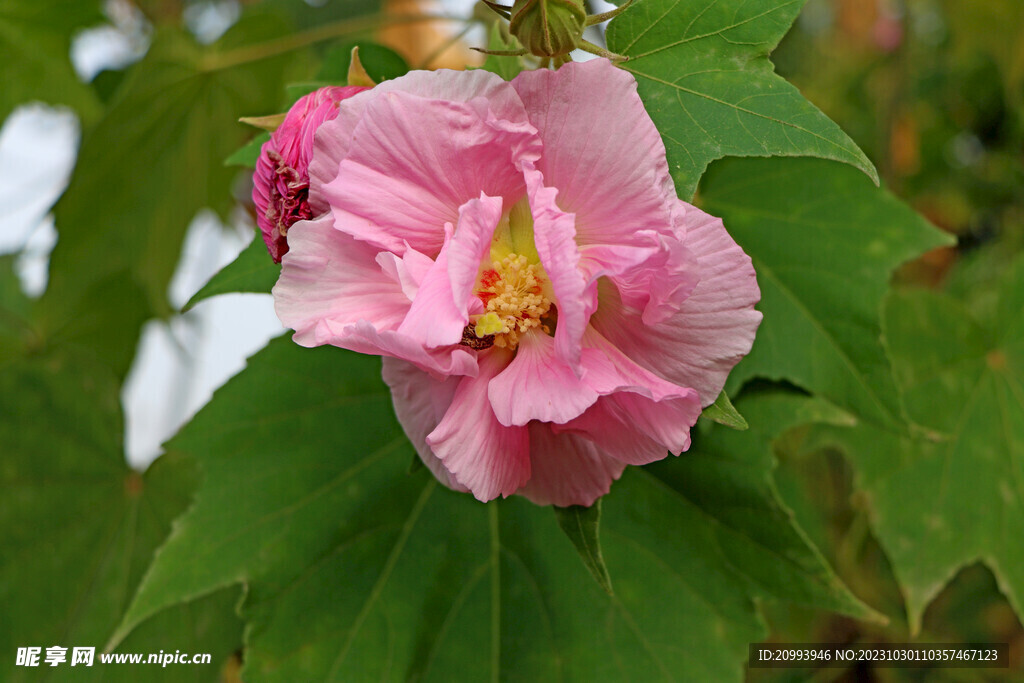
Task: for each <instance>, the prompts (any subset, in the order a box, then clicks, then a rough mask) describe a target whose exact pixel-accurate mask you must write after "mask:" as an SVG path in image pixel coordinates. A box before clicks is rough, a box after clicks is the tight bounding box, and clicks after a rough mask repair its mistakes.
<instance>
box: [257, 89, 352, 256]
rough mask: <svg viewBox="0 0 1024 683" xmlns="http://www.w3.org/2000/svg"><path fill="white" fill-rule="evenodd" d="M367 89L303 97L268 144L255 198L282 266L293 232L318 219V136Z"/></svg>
mask: <svg viewBox="0 0 1024 683" xmlns="http://www.w3.org/2000/svg"><path fill="white" fill-rule="evenodd" d="M364 90H368V88H364V87H360V86H337V87H336V86H329V87H326V88H320V89H319V90H317V91H315V92H311V93H310V94H308V95H305V96H304V97H301V98H299V100H298V101H297V102H296V103H295V104H293V105H292V108H291V109H289V110H288V114H287V115H286V116H285V117H284V121H282V122H281V125H280V126H278V128H277V130H275V131H274V133H273V134H272V135H271V136H270V139H269V140H268V141H267V142H265V143H264V144H263V148H262V149H261V150H260V158H259V159H258V160H257V161H256V172H255V173H254V174H253V189H252V200H253V202H255V203H256V222H257V224H258V225H259V227H260V232H262V233H263V241H264V242H266V243H267V249H268V250H269V251H270V255H271V256H272V257H273V259H274V261H275V262H276V263H280V262H281V257H282V256H284V255H285V254H286V253H288V228H290V227H291V226H292V224H293V223H295V222H296V221H299V220H302V219H305V218H312V217H313V212H312V211H311V210H310V208H309V162H310V159H312V157H313V134H314V133H316V129H317V128H319V127H320V124H322V123H323V122H324V121H330V120H331V119H333V118H335V117H336V116H337V115H338V103H339V102H341V101H342V100H345V99H348V98H349V97H352V96H353V95H355V94H357V93H360V92H362V91H364Z"/></svg>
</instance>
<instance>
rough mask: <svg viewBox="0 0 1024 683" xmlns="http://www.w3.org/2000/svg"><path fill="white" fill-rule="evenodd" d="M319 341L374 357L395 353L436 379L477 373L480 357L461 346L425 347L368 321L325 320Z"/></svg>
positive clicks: (317, 332)
mask: <svg viewBox="0 0 1024 683" xmlns="http://www.w3.org/2000/svg"><path fill="white" fill-rule="evenodd" d="M316 335H317V340H318V341H317V343H318V344H331V345H333V346H338V347H340V348H343V349H348V350H350V351H355V352H356V353H366V354H369V355H372V356H391V357H393V358H400V359H402V360H405V361H408V362H410V363H413V364H414V365H416V366H417V367H418V368H420V369H421V370H423V371H425V372H428V373H430V375H431V376H432V377H434V378H436V379H439V380H440V379H444V378H446V377H449V376H451V375H467V376H475V375H476V374H477V357H476V355H474V354H473V353H471V352H470V351H468V350H467V349H465V348H464V347H461V346H449V347H443V348H437V349H427V348H424V346H423V344H422V343H421V342H420V341H419V340H416V339H412V338H411V337H409V336H407V335H404V334H401V333H399V332H397V331H395V330H379V329H377V328H375V327H374V326H373V325H372V324H370V323H368V322H367V321H365V320H360V321H359V322H356V323H348V324H345V323H338V322H336V321H334V320H330V319H327V320H322V321H320V323H319V324H318V325H317V331H316Z"/></svg>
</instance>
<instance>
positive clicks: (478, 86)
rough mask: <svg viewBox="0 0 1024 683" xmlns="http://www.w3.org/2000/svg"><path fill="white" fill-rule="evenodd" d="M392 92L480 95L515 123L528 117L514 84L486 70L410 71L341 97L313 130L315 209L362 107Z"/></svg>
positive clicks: (461, 97) (322, 205)
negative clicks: (331, 113) (332, 115)
mask: <svg viewBox="0 0 1024 683" xmlns="http://www.w3.org/2000/svg"><path fill="white" fill-rule="evenodd" d="M394 91H400V92H406V93H409V94H410V95H417V96H419V97H423V98H425V99H430V100H446V101H449V102H469V101H470V100H473V99H476V98H484V99H486V100H487V102H489V103H490V105H491V108H492V109H493V110H494V111H496V112H501V117H502V118H503V119H505V120H508V121H513V122H517V123H526V122H527V121H528V119H527V116H526V110H525V109H524V108H523V103H522V101H520V99H519V95H517V94H516V91H515V90H513V88H512V86H511V85H509V84H508V83H507V82H506V81H504V80H502V79H501V78H500V77H498V76H496V75H494V74H492V73H489V72H486V71H482V70H476V71H449V70H447V69H442V70H439V71H410V72H409V73H408V74H406V75H405V76H402V77H400V78H396V79H394V80H390V81H384V82H383V83H381V84H379V85H377V86H375V87H374V88H373V90H369V91H367V92H365V93H360V94H359V95H358V96H355V97H352V98H349V99H347V100H345V101H344V103H343V105H342V106H341V107H339V114H338V117H337V118H336V119H335V120H333V121H329V122H327V123H325V124H324V125H323V126H321V130H318V131H317V135H316V143H315V149H316V151H315V153H314V155H313V161H312V163H311V164H310V166H309V176H310V188H309V203H310V205H312V206H313V208H314V209H315V210H316V211H317V212H318V213H319V212H323V211H326V210H327V208H328V205H327V199H326V198H325V197H323V195H322V191H321V188H322V187H323V186H324V185H326V184H327V183H329V182H331V181H332V180H334V179H335V178H336V177H337V176H338V166H339V165H340V164H341V160H342V159H344V158H345V157H346V156H348V149H349V144H350V142H351V139H352V133H353V131H355V129H356V126H357V125H358V124H359V121H360V120H361V119H362V117H363V112H364V110H365V109H366V106H367V105H368V104H369V103H370V102H372V101H373V100H374V99H376V98H377V97H380V96H381V95H383V94H385V93H388V92H394Z"/></svg>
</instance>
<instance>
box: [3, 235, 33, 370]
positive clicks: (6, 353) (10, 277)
mask: <svg viewBox="0 0 1024 683" xmlns="http://www.w3.org/2000/svg"><path fill="white" fill-rule="evenodd" d="M17 260H18V254H0V359H2V360H0V368H2V367H3V366H4V365H6V364H7V363H8V362H13V361H14V360H15V359H16V358H18V357H19V356H20V355H21V354H22V353H23V352H24V350H25V348H26V347H27V346H29V345H30V344H32V342H33V341H34V337H35V331H34V330H33V327H32V322H31V315H30V311H31V303H30V301H29V299H28V297H26V296H25V293H24V292H22V290H21V281H20V280H19V279H18V275H17V273H15V271H14V266H15V263H16V262H17Z"/></svg>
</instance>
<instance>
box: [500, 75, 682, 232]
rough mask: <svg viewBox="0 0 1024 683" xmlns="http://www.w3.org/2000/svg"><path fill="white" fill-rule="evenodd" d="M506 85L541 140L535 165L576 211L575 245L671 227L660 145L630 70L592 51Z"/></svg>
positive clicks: (670, 194)
mask: <svg viewBox="0 0 1024 683" xmlns="http://www.w3.org/2000/svg"><path fill="white" fill-rule="evenodd" d="M512 86H513V87H514V88H515V89H516V91H517V92H518V93H519V96H520V97H521V98H522V100H523V103H524V104H525V106H526V110H527V113H528V115H529V117H530V121H531V122H532V123H533V125H534V126H536V127H537V130H538V132H539V135H540V137H541V140H543V144H544V151H543V155H542V156H541V159H540V161H539V162H537V165H536V167H537V169H538V170H540V171H541V173H542V174H543V175H544V180H545V182H546V183H547V184H548V185H550V186H552V187H557V188H558V190H559V195H558V204H559V206H560V207H562V208H563V209H564V210H565V211H567V212H569V213H574V214H576V232H577V235H578V237H577V239H578V241H579V243H580V244H581V245H585V244H590V243H609V244H632V243H634V239H635V235H636V234H637V232H638V231H641V230H657V231H660V232H664V231H667V230H669V229H670V227H671V218H670V212H671V206H672V203H673V202H674V201H675V198H676V194H675V188H674V186H673V184H672V179H671V177H670V176H669V172H668V165H667V163H666V161H665V146H664V144H663V143H662V141H661V135H660V134H659V133H658V130H657V128H655V127H654V124H653V123H652V122H651V119H650V117H649V116H648V115H647V112H646V111H645V110H644V106H643V103H642V102H641V101H640V98H639V96H638V95H637V93H636V81H635V80H634V79H633V77H632V76H630V75H629V73H627V72H625V71H623V70H622V69H618V68H616V67H614V66H612V65H611V63H610V62H608V61H607V60H603V59H594V60H591V61H589V62H583V63H569V64H566V65H564V66H562V67H560V68H559V69H558V70H557V71H549V70H544V69H541V70H536V71H524V72H523V73H521V74H519V75H518V76H517V77H516V78H515V80H513V81H512ZM611 103H614V105H612V104H611Z"/></svg>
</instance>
